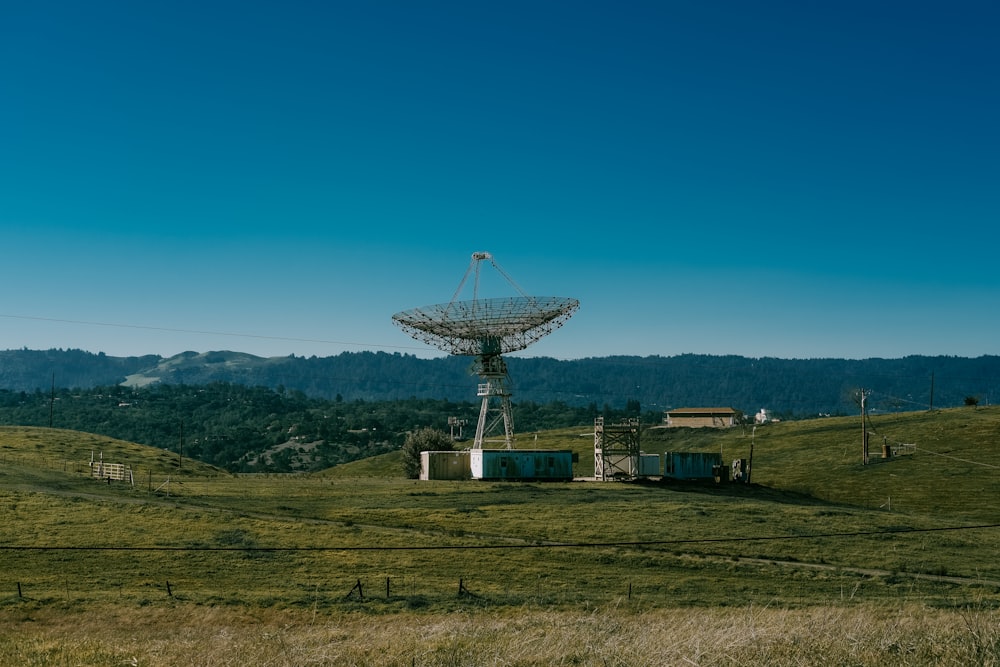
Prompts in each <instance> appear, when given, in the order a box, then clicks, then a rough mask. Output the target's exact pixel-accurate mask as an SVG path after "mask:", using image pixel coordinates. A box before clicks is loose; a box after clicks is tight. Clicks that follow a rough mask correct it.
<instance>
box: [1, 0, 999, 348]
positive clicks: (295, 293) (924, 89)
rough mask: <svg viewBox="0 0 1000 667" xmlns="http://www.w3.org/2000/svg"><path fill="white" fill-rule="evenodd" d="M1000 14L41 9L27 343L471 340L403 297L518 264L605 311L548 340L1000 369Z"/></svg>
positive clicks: (249, 6) (933, 7)
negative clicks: (443, 332)
mask: <svg viewBox="0 0 1000 667" xmlns="http://www.w3.org/2000/svg"><path fill="white" fill-rule="evenodd" d="M998 28H1000V8H998V6H997V5H996V4H995V3H991V2H965V1H962V0H959V1H957V2H950V3H928V2H919V1H918V2H912V1H911V2H894V1H890V2H879V3H871V2H852V1H848V2H837V3H816V2H801V1H799V2H760V3H747V2H696V1H692V2H669V1H663V2H582V1H581V2H520V1H517V0H515V1H512V2H504V3H476V2H436V1H434V0H430V1H428V2H420V3H416V2H408V1H398V2H388V1H385V2H380V1H372V2H327V3H324V2H282V3H276V2H246V1H244V2H204V1H199V2H187V1H184V0H181V1H171V2H148V3H146V2H144V3H136V2H101V1H97V2H93V3H81V2H47V1H45V0H40V1H39V2H30V3H29V2H24V3H20V2H19V3H5V5H4V7H3V8H2V9H0V58H2V62H3V63H4V66H3V67H2V68H0V231H2V243H3V249H4V252H3V255H2V261H0V284H2V285H3V288H2V294H3V298H2V299H0V349H11V348H21V347H28V348H32V349H47V348H50V347H57V348H80V349H85V350H90V351H93V352H105V353H107V354H110V355H115V356H121V355H132V354H161V355H171V354H175V353H178V352H181V351H184V350H196V351H208V350H218V349H233V350H240V351H245V352H251V353H254V354H260V355H264V356H277V355H288V354H296V355H306V356H309V355H317V356H328V355H333V354H338V353H340V352H342V351H345V350H346V351H360V350H385V351H389V352H401V353H409V354H417V355H419V356H436V355H437V354H438V353H437V351H435V350H433V349H429V348H427V346H425V345H424V344H422V343H419V342H417V341H415V340H413V339H411V338H409V337H408V336H407V335H406V334H405V333H403V332H402V331H401V330H399V329H397V328H396V327H394V326H393V325H392V322H391V316H392V314H393V313H395V312H397V311H401V310H406V309H409V308H412V307H416V306H421V305H427V304H432V303H440V302H447V301H448V300H449V299H451V297H452V295H453V293H454V292H455V290H456V288H457V287H458V284H459V282H460V280H461V278H462V276H463V274H464V273H465V270H466V268H467V266H468V264H469V261H470V257H471V254H472V253H473V252H476V251H488V252H491V253H492V254H493V256H494V257H495V258H496V260H497V261H498V263H499V264H500V265H501V266H502V267H503V269H504V270H505V271H506V272H507V273H508V274H510V275H511V276H513V278H514V279H515V280H516V281H517V283H518V284H519V285H520V287H521V288H523V289H524V290H525V291H526V292H528V293H534V294H539V295H554V296H570V297H575V298H577V299H579V300H580V302H581V307H580V310H579V312H578V313H577V314H576V315H575V316H574V318H573V319H571V320H570V321H569V322H568V323H567V324H566V326H565V327H564V328H562V329H560V330H559V331H557V332H555V333H554V334H552V335H551V336H549V337H548V338H546V339H545V340H543V341H541V342H539V343H538V344H536V345H535V346H533V347H531V348H529V349H528V350H527V351H525V352H523V353H521V354H526V355H538V356H552V357H556V358H563V359H571V358H581V357H591V356H608V355H619V354H627V355H633V354H634V355H653V354H657V355H665V356H669V355H675V354H682V353H706V354H740V355H746V356H751V357H763V356H771V357H783V358H814V357H846V358H867V357H891V358H895V357H902V356H906V355H910V354H928V355H938V354H946V355H958V356H979V355H983V354H998V353H1000V344H998V336H997V332H998V331H1000V275H998V270H997V263H996V256H997V252H998V246H1000V121H998V118H1000V47H998V46H997V40H996V34H997V30H998ZM487 287H488V288H489V289H490V290H495V291H496V293H495V294H493V293H489V292H487V291H486V290H487ZM506 293H514V292H513V290H512V289H511V288H510V287H509V286H508V285H506V284H505V283H504V282H503V281H502V280H498V281H497V284H496V285H487V283H486V280H485V279H484V292H483V294H481V295H484V296H492V295H497V296H500V295H504V294H506Z"/></svg>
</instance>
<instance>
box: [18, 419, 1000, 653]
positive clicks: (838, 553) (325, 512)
mask: <svg viewBox="0 0 1000 667" xmlns="http://www.w3.org/2000/svg"><path fill="white" fill-rule="evenodd" d="M873 425H874V427H875V428H876V430H877V432H878V433H879V434H881V435H885V436H886V437H887V438H889V440H890V441H894V440H899V441H905V442H913V443H915V444H916V445H917V450H916V452H915V454H914V455H913V456H911V457H906V458H900V459H899V460H895V461H892V462H889V463H881V464H877V465H875V464H873V465H868V466H862V465H860V454H861V447H860V431H861V429H860V423H859V420H857V419H825V420H814V421H806V422H794V423H783V424H772V425H768V426H766V427H762V428H758V429H757V431H756V433H755V434H754V437H753V441H754V463H755V470H754V473H753V474H754V482H755V484H754V486H753V487H749V488H748V487H746V486H742V485H732V486H729V485H723V486H714V485H709V486H698V485H663V484H620V483H572V484H511V483H505V484H496V483H478V482H417V481H413V480H406V479H403V478H402V477H401V476H400V475H399V473H398V469H399V468H398V454H389V455H384V456H381V457H374V458H373V459H370V460H366V461H360V462H356V463H353V464H350V465H345V466H339V467H338V468H336V469H333V470H330V471H327V472H326V473H324V474H321V475H300V476H280V475H274V476H266V477H253V476H248V477H235V476H231V475H226V474H224V473H220V471H218V470H216V469H214V468H211V467H209V466H204V465H201V464H197V463H195V462H191V461H184V464H183V467H182V468H180V469H178V467H177V457H176V455H175V454H169V453H166V452H163V451H161V450H157V449H151V448H146V447H142V446H139V445H133V444H130V443H123V442H119V441H113V440H109V439H106V438H101V437H97V436H91V435H88V434H80V433H73V432H67V431H58V430H56V431H53V430H47V429H21V428H0V512H2V515H3V517H4V523H3V528H2V530H0V546H5V547H15V548H8V549H2V550H0V662H4V661H5V660H6V661H14V662H23V661H25V660H27V661H28V662H29V663H30V664H84V663H86V664H129V663H128V660H130V659H131V658H132V657H133V656H136V655H138V656H140V664H145V663H146V662H152V663H156V662H160V663H163V662H167V663H169V662H181V661H188V660H189V659H190V656H191V655H192V654H194V655H203V656H205V662H203V663H199V664H210V663H216V664H222V661H223V657H224V656H223V654H220V653H218V652H216V653H213V651H214V650H215V647H225V648H224V654H225V656H230V655H236V656H242V657H241V658H237V659H238V660H239V661H242V663H243V664H253V662H254V659H255V658H260V659H264V658H266V659H267V661H268V663H269V664H280V665H283V664H288V665H291V664H302V663H303V662H309V661H313V662H319V663H322V662H323V661H324V660H334V661H341V662H343V663H344V664H400V665H404V664H405V665H409V664H423V665H436V664H441V665H444V664H522V665H529V664H538V665H541V664H559V663H558V661H559V660H564V661H565V660H569V659H570V658H572V660H571V661H570V662H563V663H561V664H637V663H646V664H651V662H653V661H655V660H657V659H659V658H662V657H663V656H665V655H668V654H667V653H664V651H665V650H666V651H670V652H672V653H669V655H671V656H672V657H671V658H670V661H672V662H678V663H681V662H686V661H691V662H698V661H704V660H705V659H706V658H705V654H704V653H703V652H702V651H703V650H705V649H706V647H711V650H712V651H713V652H714V654H715V655H716V656H718V657H717V660H718V661H720V662H718V664H728V663H726V656H728V659H729V661H730V662H733V663H744V664H745V663H746V662H747V661H750V662H754V661H758V664H764V663H767V664H829V663H830V662H831V661H833V662H836V661H837V660H843V659H844V656H848V658H849V661H850V663H851V664H880V661H881V660H884V658H885V655H886V653H885V652H886V651H887V650H888V651H896V650H899V651H903V652H904V654H905V655H907V656H909V661H910V664H933V663H934V662H939V661H940V660H945V661H948V660H950V661H951V662H953V663H954V664H959V663H967V662H968V661H969V660H972V661H974V662H983V661H984V660H985V661H987V662H988V661H989V660H991V659H996V658H998V657H1000V632H998V631H997V630H996V628H997V627H1000V626H998V624H997V614H996V612H994V611H992V608H993V607H994V605H995V604H997V603H1000V587H998V586H997V585H996V584H994V583H992V582H994V581H997V580H1000V565H998V564H997V562H996V560H995V557H994V554H995V553H996V551H997V550H998V548H1000V538H998V534H997V533H998V531H997V530H996V529H988V530H975V531H967V532H966V531H954V532H953V531H942V532H937V531H936V530H935V531H934V532H919V533H892V532H889V533H884V534H879V535H858V536H853V537H845V536H840V537H825V538H817V537H810V536H813V535H816V534H821V533H850V532H857V531H862V532H864V531H869V530H875V531H879V530H893V529H899V528H920V529H940V528H947V527H951V526H956V525H968V524H978V523H990V522H994V521H996V518H997V516H998V515H1000V512H998V509H1000V495H998V494H997V490H998V489H997V481H996V480H997V477H998V476H997V474H996V472H997V471H996V468H995V467H992V466H994V465H995V464H994V461H995V460H996V459H997V456H996V454H997V453H998V450H1000V439H998V438H997V435H998V434H1000V410H997V409H995V408H986V409H983V408H981V409H976V410H973V409H961V410H946V411H941V412H934V413H912V414H905V415H897V416H892V417H880V418H877V419H875V420H874V421H873ZM880 443H881V440H879V439H878V438H873V440H872V447H873V450H874V449H878V445H880ZM642 445H643V449H644V450H645V451H647V452H661V451H667V450H703V451H713V452H714V451H719V450H720V449H721V451H722V452H723V454H724V457H725V458H726V460H729V459H731V458H735V457H747V456H748V455H749V445H750V436H749V434H746V433H744V432H743V431H741V430H739V429H733V430H731V431H727V432H716V431H689V430H684V431H654V432H650V433H647V434H645V435H644V438H643V443H642ZM519 446H521V447H528V446H531V447H534V446H538V447H543V448H545V447H553V448H571V449H573V450H575V451H577V452H578V453H579V455H580V467H579V468H578V470H577V472H578V474H580V475H587V474H588V472H590V471H592V466H593V461H592V457H593V439H592V435H591V434H590V433H589V432H588V429H587V428H586V427H581V428H576V429H566V430H563V431H557V432H547V433H541V434H538V438H537V445H536V440H535V438H534V435H533V434H532V435H529V436H521V438H520V439H519ZM91 451H95V455H99V454H100V452H101V451H103V452H104V458H105V461H108V462H124V463H128V464H130V465H131V466H132V467H133V469H134V470H135V472H136V475H135V476H136V480H137V483H136V485H135V486H134V487H132V486H129V485H122V484H111V485H108V484H105V483H102V482H99V481H96V480H93V479H90V478H89V477H88V476H87V472H88V470H89V468H88V466H87V462H88V461H89V460H90V452H91ZM932 452H933V453H932ZM168 479H169V485H167V484H166V482H167V480H168ZM890 499H891V511H890V508H889V506H888V501H889V500H890ZM754 537H759V538H774V537H789V538H791V539H761V540H746V538H754ZM720 539H723V540H732V541H716V540H720ZM551 542H558V543H562V544H567V543H570V544H579V543H633V542H646V543H647V544H645V545H637V544H633V545H630V546H626V545H622V544H619V545H618V546H597V547H593V546H592V547H557V548H547V547H545V546H544V545H546V544H548V543H551ZM39 546H49V547H52V546H56V547H60V548H59V549H31V548H28V547H39ZM414 546H419V547H448V548H447V549H444V550H433V549H421V550H407V549H406V548H408V547H414ZM456 546H466V547H468V546H472V547H481V548H480V549H473V550H454V549H452V548H451V547H456ZM498 546H509V547H512V548H511V549H506V550H501V549H497V548H496V547H498ZM76 547H118V548H119V549H107V550H104V549H101V550H92V549H83V550H80V549H76ZM121 547H126V548H127V549H128V550H121V549H120V548H121ZM262 547H263V548H265V549H261V548H262ZM267 547H282V548H287V547H307V548H308V549H310V550H307V551H283V550H277V551H273V550H267V549H266V548H267ZM147 548H148V549H149V550H144V549H147ZM185 548H186V549H187V550H184V549H185ZM163 549H166V550H163ZM935 575H947V576H948V577H953V578H944V579H942V578H936V577H935ZM460 580H461V581H462V584H463V585H464V586H465V588H466V589H467V590H468V591H469V594H465V595H461V596H460V595H457V590H458V582H459V581H460ZM387 581H388V582H389V584H390V586H391V590H390V593H389V594H388V595H387V594H386V590H385V585H386V582H387ZM358 582H360V583H361V584H362V585H363V595H364V598H363V599H361V597H360V596H359V595H358V591H357V590H356V589H355V588H354V587H355V586H356V584H357V583H358ZM18 587H20V592H19V588H18ZM676 607H688V608H690V607H696V608H697V609H698V610H699V611H696V612H695V613H696V615H697V616H696V618H697V619H698V621H697V622H696V623H694V625H693V626H692V625H691V623H690V622H689V621H685V620H684V619H690V614H689V613H685V614H684V615H683V617H675V616H671V615H670V614H669V612H667V611H666V610H667V609H671V608H676ZM929 607H930V608H931V609H929ZM731 608H735V609H733V611H732V613H729V612H726V611H725V610H727V609H731ZM933 608H937V609H933ZM953 608H958V609H959V611H957V612H954V613H952V612H949V611H948V610H950V609H953ZM796 609H798V610H800V611H797V612H796V611H792V610H796ZM661 610H662V611H661ZM711 610H716V611H711ZM752 610H757V611H752ZM772 610H773V611H772ZM784 610H788V611H784ZM810 610H816V611H815V612H813V611H810ZM95 611H96V612H98V613H99V614H100V615H101V617H105V616H107V617H112V616H113V617H115V618H117V619H118V620H117V621H116V626H117V627H119V628H121V630H120V632H119V639H118V640H117V641H115V642H108V641H106V638H102V639H100V640H96V639H95V640H92V639H91V638H90V636H89V634H88V631H85V630H84V628H85V626H86V618H88V617H89V616H91V615H93V612H95ZM358 612H362V614H363V615H362V616H361V617H358V616H357V614H358ZM388 613H391V614H393V621H392V622H391V623H388V624H385V627H386V628H389V627H391V628H392V631H391V632H387V633H381V632H379V631H378V630H376V629H373V626H372V624H371V622H370V621H368V620H364V619H365V618H366V617H367V616H368V615H370V614H388ZM727 613H729V615H728V616H727ZM317 614H321V616H322V617H324V618H328V619H330V620H329V621H327V622H322V623H320V622H318V621H317V618H318V617H317ZM165 615H166V616H165ZM811 615H813V616H811ZM359 618H360V619H361V620H357V619H359ZM875 618H879V619H881V621H880V622H882V624H881V625H879V624H878V623H873V619H875ZM186 619H187V620H186ZM821 619H834V620H830V621H829V622H828V623H826V624H825V625H824V624H823V623H822V622H821ZM462 622H466V623H469V622H471V624H472V626H473V627H475V628H478V630H471V629H469V628H467V629H466V630H462V629H461V624H462ZM623 622H625V625H622V623H623ZM629 623H638V624H639V625H637V626H636V627H641V628H642V630H641V631H639V632H638V633H636V634H634V635H632V636H631V638H630V639H628V640H627V641H625V643H622V642H621V638H622V637H623V636H624V635H622V633H621V630H619V631H617V632H611V633H610V634H607V635H606V636H605V635H601V636H602V637H603V638H602V639H601V640H600V642H598V643H597V644H592V643H591V639H592V638H593V636H597V635H595V634H594V633H597V634H598V635H600V633H601V632H604V631H605V630H607V629H610V628H624V627H627V625H628V624H629ZM845 623H846V624H849V625H851V627H852V628H853V630H852V631H851V633H850V634H851V637H850V641H846V640H843V637H844V636H845V635H843V633H841V632H840V630H841V629H842V627H843V624H845ZM514 626H517V627H519V628H520V630H519V633H520V637H519V639H518V641H517V646H523V641H522V640H523V637H524V636H525V635H524V633H526V632H529V628H537V631H538V632H539V633H541V634H540V635H539V636H540V637H545V641H540V642H539V643H538V644H537V645H536V646H534V647H533V649H532V650H531V651H530V652H527V653H525V652H521V653H517V652H514V651H513V648H514V645H512V644H510V643H509V642H506V641H505V638H508V636H509V633H506V632H504V631H503V628H510V627H514ZM591 626H594V627H591ZM74 628H80V630H79V632H77V631H76V630H74ZM352 628H356V632H355V630H353V629H352ZM487 628H491V630H489V631H488V632H487V630H486V629H487ZM573 628H577V629H578V630H573ZM579 628H590V630H584V631H581V630H579ZM596 628H602V629H603V630H597V629H596ZM796 628H802V629H803V631H802V632H801V633H799V632H797V631H796ZM713 629H714V630H713ZM89 632H93V629H91V631H89ZM581 632H583V634H581ZM81 633H82V634H81ZM734 633H738V636H736V635H734ZM584 635H586V637H585V636H584ZM180 636H184V637H185V640H184V641H183V642H177V641H175V640H173V639H171V637H175V638H176V637H180ZM257 636H260V637H262V638H269V639H267V640H261V641H260V642H254V641H252V640H250V639H244V640H240V641H236V640H235V638H236V637H244V638H251V637H257ZM3 637H7V639H3ZM192 638H193V639H192ZM614 638H618V639H617V640H616V639H614ZM838 638H840V639H838ZM272 640H278V642H277V643H275V641H272ZM373 642H374V644H373ZM373 645H374V646H383V648H382V649H379V651H381V652H379V653H378V654H373V653H372V652H371V651H372V649H371V647H372V646H373ZM171 651H173V652H171ZM499 656H503V658H500V657H499ZM515 656H516V657H515ZM567 656H569V657H567ZM574 656H575V657H574ZM949 656H950V657H949ZM191 664H195V663H191ZM232 664H235V663H232Z"/></svg>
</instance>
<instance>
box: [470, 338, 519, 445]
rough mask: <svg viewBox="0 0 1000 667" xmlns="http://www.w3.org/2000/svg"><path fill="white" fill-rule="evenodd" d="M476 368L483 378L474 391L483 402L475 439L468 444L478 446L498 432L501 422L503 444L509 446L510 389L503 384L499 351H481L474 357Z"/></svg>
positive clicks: (511, 434) (504, 366)
mask: <svg viewBox="0 0 1000 667" xmlns="http://www.w3.org/2000/svg"><path fill="white" fill-rule="evenodd" d="M476 372H477V373H478V375H479V377H480V378H481V379H482V380H483V382H481V383H480V384H479V392H478V395H479V396H480V397H482V399H483V403H482V407H481V408H480V409H479V422H478V423H477V424H476V440H475V443H474V444H473V446H472V448H473V449H482V448H483V441H484V440H485V439H486V438H489V437H492V436H495V435H497V434H499V432H500V426H501V425H502V426H503V438H504V446H505V447H506V448H507V449H513V448H514V418H513V411H512V410H511V407H510V389H508V387H507V383H508V379H509V378H508V375H507V363H506V362H505V361H504V360H503V357H501V356H500V355H481V356H480V357H478V359H477V368H476Z"/></svg>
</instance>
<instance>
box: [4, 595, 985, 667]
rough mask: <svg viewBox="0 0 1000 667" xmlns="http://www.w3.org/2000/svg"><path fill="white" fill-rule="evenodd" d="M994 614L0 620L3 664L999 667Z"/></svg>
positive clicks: (534, 612)
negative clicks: (855, 666)
mask: <svg viewBox="0 0 1000 667" xmlns="http://www.w3.org/2000/svg"><path fill="white" fill-rule="evenodd" d="M998 621H1000V614H998V612H996V611H990V610H985V609H961V610H942V609H930V608H927V607H922V606H904V607H889V606H872V605H850V604H847V605H832V606H816V607H809V608H805V609H796V610H789V609H771V608H761V607H756V606H746V607H742V608H735V607H734V608H715V609H703V608H696V609H678V608H672V609H649V610H645V611H639V612H636V611H628V610H625V609H621V608H616V607H614V606H611V607H605V608H600V609H595V610H589V611H588V610H580V611H562V612H559V611H549V610H541V609H534V608H533V609H521V610H509V609H508V610H505V611H482V610H478V611H468V612H453V613H447V614H441V613H428V614H414V613H407V614H397V615H394V616H392V617H391V618H390V617H384V616H377V615H376V616H372V615H368V614H366V613H363V612H358V613H337V614H333V615H330V614H324V613H323V612H319V613H317V612H314V611H309V610H294V611H288V610H285V611H275V610H262V609H252V610H251V609H234V608H219V607H216V608H209V607H192V606H185V605H172V606H165V607H157V608H152V607H147V608H140V609H123V608H121V607H108V608H105V609H101V610H89V611H87V612H69V611H67V610H59V609H56V608H53V607H51V606H50V607H46V608H38V609H33V610H30V611H29V610H25V609H20V610H10V609H8V610H7V611H4V612H0V664H4V665H39V666H41V665H67V666H68V665H95V666H97V665H108V666H124V665H192V666H200V665H204V666H206V667H207V666H209V665H211V666H212V667H222V666H226V665H232V666H234V667H235V666H239V667H243V666H245V665H270V666H272V667H285V666H287V667H292V666H295V667H299V666H302V665H358V666H362V665H364V666H368V665H372V666H374V665H379V666H399V667H404V666H405V667H445V666H458V665H461V666H475V665H491V666H494V667H499V666H506V667H529V666H532V667H533V666H543V665H545V666H553V665H594V666H602V667H603V666H605V665H616V666H625V665H703V666H709V665H772V666H775V665H799V666H801V665H824V666H827V665H858V666H865V665H997V664H1000V629H998V628H1000V624H998Z"/></svg>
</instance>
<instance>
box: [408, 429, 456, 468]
mask: <svg viewBox="0 0 1000 667" xmlns="http://www.w3.org/2000/svg"><path fill="white" fill-rule="evenodd" d="M453 449H455V446H454V443H453V442H452V439H451V436H450V435H448V434H447V433H445V432H444V431H441V430H439V429H436V428H430V427H427V428H422V429H420V430H417V431H412V432H410V433H408V434H407V435H406V440H405V441H404V442H403V451H402V454H403V456H402V465H403V474H405V475H406V476H407V477H409V478H410V479H417V478H418V477H420V452H426V451H433V452H450V451H452V450H453Z"/></svg>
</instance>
